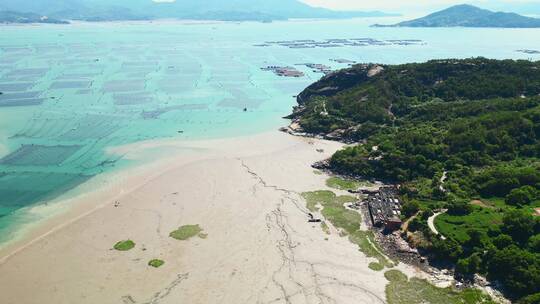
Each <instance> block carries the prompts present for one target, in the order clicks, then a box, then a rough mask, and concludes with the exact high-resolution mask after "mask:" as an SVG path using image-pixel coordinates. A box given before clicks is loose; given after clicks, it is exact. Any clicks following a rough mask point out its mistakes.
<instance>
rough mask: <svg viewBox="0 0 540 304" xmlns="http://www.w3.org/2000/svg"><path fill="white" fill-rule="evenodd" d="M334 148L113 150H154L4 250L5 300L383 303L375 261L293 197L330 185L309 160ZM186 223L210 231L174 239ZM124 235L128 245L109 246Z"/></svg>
mask: <svg viewBox="0 0 540 304" xmlns="http://www.w3.org/2000/svg"><path fill="white" fill-rule="evenodd" d="M340 147H341V144H339V143H336V142H328V141H321V140H313V139H306V138H299V137H293V136H290V135H287V134H282V133H279V132H270V133H266V134H261V135H255V136H249V137H241V138H234V139H222V140H210V141H191V142H189V141H188V142H186V141H184V142H181V141H178V142H174V141H155V142H152V141H151V142H145V143H140V144H134V145H129V146H125V147H119V148H115V149H113V150H112V151H111V152H114V153H122V154H126V157H128V158H132V159H144V158H148V157H149V155H152V154H156V155H159V158H158V160H156V161H153V162H151V163H149V164H147V165H144V166H140V167H138V168H135V169H131V170H126V171H125V172H120V173H117V174H116V175H115V176H114V178H112V179H111V177H109V182H107V183H105V184H103V183H98V182H92V181H90V183H88V184H87V185H85V186H83V187H87V188H92V187H95V189H94V190H93V191H86V192H85V193H84V194H81V195H79V196H77V197H74V198H72V199H70V201H69V205H70V206H71V207H70V208H69V209H68V211H66V212H64V213H63V214H61V215H58V216H56V217H55V218H53V219H51V220H50V221H47V222H46V223H43V224H40V225H39V227H37V228H35V229H33V231H31V232H30V233H29V234H28V235H27V236H26V237H25V238H23V239H21V240H19V241H18V242H16V243H14V244H12V245H10V246H7V247H4V248H3V249H2V250H0V294H1V295H2V303H4V304H12V303H13V304H15V303H17V304H20V303H25V304H27V303H28V304H30V303H40V304H43V303H55V304H59V303H100V304H103V303H366V304H367V303H370V304H371V303H384V288H385V285H386V283H387V281H386V279H385V278H384V276H383V273H382V272H375V271H372V270H370V269H369V268H368V264H369V262H371V261H373V260H372V259H369V258H366V257H365V256H364V255H363V254H362V253H361V252H359V251H358V249H357V247H356V246H355V245H353V244H351V243H350V242H349V241H348V240H347V238H344V237H340V236H339V235H337V233H333V234H331V235H326V234H325V233H324V232H323V231H322V229H321V228H320V225H319V224H317V223H314V224H311V223H308V222H307V209H306V208H305V202H304V201H303V199H302V198H301V196H300V195H299V193H301V192H303V191H312V190H318V189H326V186H325V179H326V177H325V176H324V175H316V174H314V173H313V169H312V168H311V167H310V165H311V164H312V163H313V162H315V161H318V160H321V159H324V158H326V157H329V156H330V155H331V154H332V153H333V152H334V151H335V150H337V149H339V148H340ZM317 149H323V150H324V152H323V153H319V152H317V151H316V150H317ZM156 151H159V152H157V153H156ZM59 205H61V204H59ZM188 224H198V225H200V227H201V228H202V229H204V233H206V234H207V235H208V236H207V237H206V238H204V239H203V238H199V237H194V238H191V239H189V240H187V241H178V240H175V239H173V238H171V237H169V233H170V232H171V231H173V230H175V229H176V228H178V227H179V226H182V225H188ZM125 239H131V240H133V241H134V242H135V243H136V246H135V248H133V249H132V250H130V251H125V252H121V251H116V250H113V249H112V247H113V245H114V244H115V243H116V242H117V241H120V240H125ZM154 258H159V259H162V260H164V261H165V264H164V265H163V266H161V267H160V268H152V267H149V266H148V265H147V263H148V261H149V260H151V259H154ZM400 268H403V266H402V267H400ZM401 270H405V271H407V269H401ZM409 271H410V269H409ZM409 273H411V272H409Z"/></svg>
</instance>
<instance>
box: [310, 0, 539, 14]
mask: <svg viewBox="0 0 540 304" xmlns="http://www.w3.org/2000/svg"><path fill="white" fill-rule="evenodd" d="M301 1H303V2H305V3H308V4H310V5H313V6H321V7H326V8H332V9H358V10H386V11H396V12H398V11H399V12H402V11H422V12H427V11H432V10H433V9H440V8H443V7H447V6H451V5H455V4H463V3H469V4H474V5H478V6H482V7H485V8H492V9H501V10H508V11H511V10H512V7H513V6H516V7H517V6H520V5H523V4H528V5H536V4H537V5H538V7H539V8H540V0H472V1H467V0H461V1H459V0H458V1H456V0H376V1H373V0H301Z"/></svg>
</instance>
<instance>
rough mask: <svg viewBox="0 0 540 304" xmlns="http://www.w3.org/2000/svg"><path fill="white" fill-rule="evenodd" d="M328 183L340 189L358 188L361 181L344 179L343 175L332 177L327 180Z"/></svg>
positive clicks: (331, 186) (329, 185)
mask: <svg viewBox="0 0 540 304" xmlns="http://www.w3.org/2000/svg"><path fill="white" fill-rule="evenodd" d="M326 185H327V186H328V187H330V188H334V189H339V190H358V187H360V185H361V183H360V182H358V181H355V180H351V179H344V178H341V177H330V178H329V179H327V180H326Z"/></svg>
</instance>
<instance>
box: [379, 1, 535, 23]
mask: <svg viewBox="0 0 540 304" xmlns="http://www.w3.org/2000/svg"><path fill="white" fill-rule="evenodd" d="M374 26H376V27H454V26H462V27H498V28H537V27H540V19H537V18H531V17H525V16H521V15H518V14H515V13H504V12H493V11H490V10H486V9H481V8H479V7H476V6H472V5H468V4H462V5H456V6H452V7H450V8H447V9H445V10H442V11H438V12H436V13H433V14H430V15H427V16H425V17H422V18H419V19H414V20H410V21H404V22H400V23H397V24H392V25H381V24H375V25H374Z"/></svg>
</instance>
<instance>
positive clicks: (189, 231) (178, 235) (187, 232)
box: [169, 225, 203, 241]
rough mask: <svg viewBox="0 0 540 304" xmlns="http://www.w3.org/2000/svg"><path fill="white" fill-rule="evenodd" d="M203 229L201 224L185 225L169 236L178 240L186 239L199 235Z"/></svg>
mask: <svg viewBox="0 0 540 304" xmlns="http://www.w3.org/2000/svg"><path fill="white" fill-rule="evenodd" d="M202 231H203V230H202V229H201V227H199V225H184V226H181V227H180V228H178V229H176V230H174V231H172V232H171V233H169V236H170V237H172V238H174V239H177V240H181V241H185V240H188V239H190V238H192V237H194V236H196V235H199V234H200V233H201V232H202Z"/></svg>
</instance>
